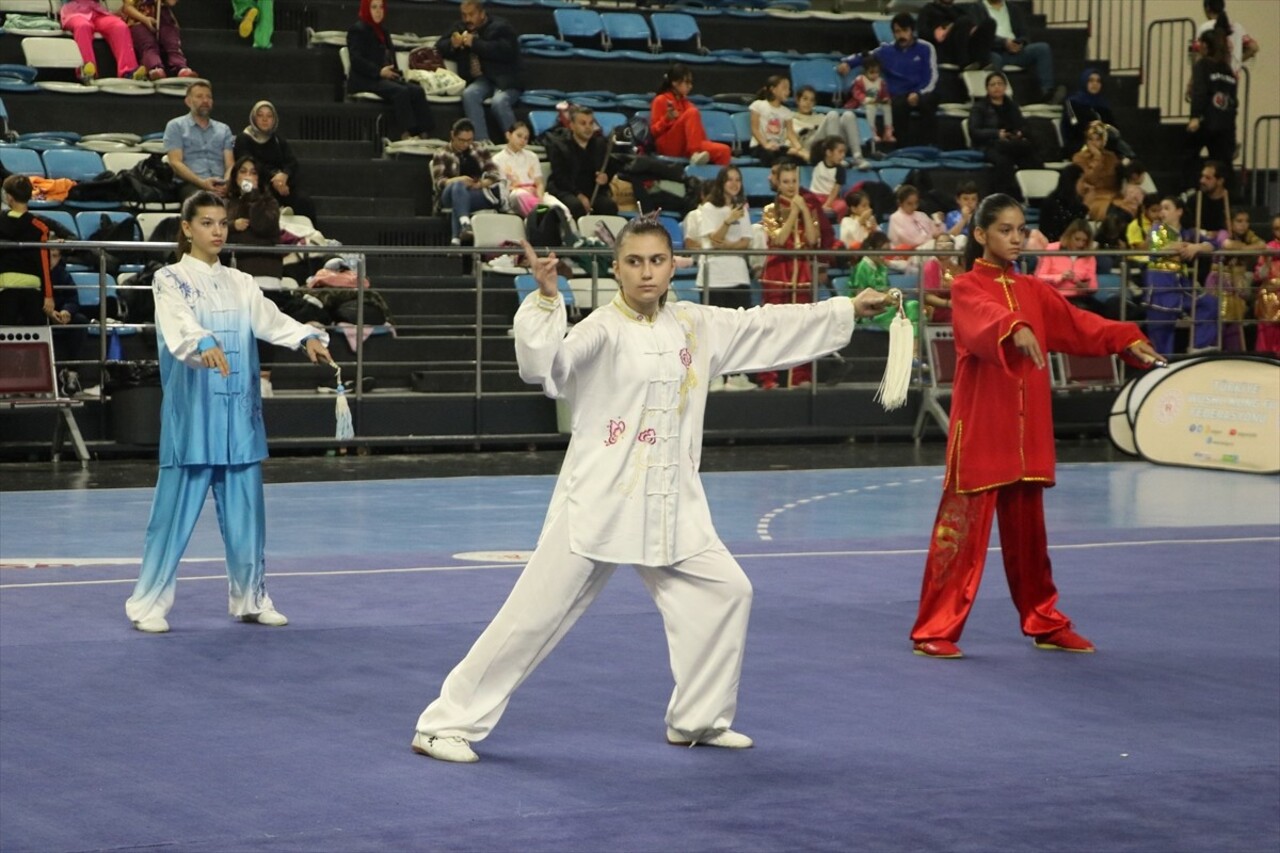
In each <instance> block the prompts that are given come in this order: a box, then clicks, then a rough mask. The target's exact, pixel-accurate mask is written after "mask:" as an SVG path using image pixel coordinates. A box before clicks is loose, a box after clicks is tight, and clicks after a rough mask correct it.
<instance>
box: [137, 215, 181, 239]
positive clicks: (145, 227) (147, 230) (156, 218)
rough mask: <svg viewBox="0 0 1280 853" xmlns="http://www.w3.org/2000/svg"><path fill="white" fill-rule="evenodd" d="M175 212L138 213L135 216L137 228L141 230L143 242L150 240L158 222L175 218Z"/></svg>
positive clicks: (158, 225) (158, 224) (176, 216)
mask: <svg viewBox="0 0 1280 853" xmlns="http://www.w3.org/2000/svg"><path fill="white" fill-rule="evenodd" d="M177 218H178V215H177V214H176V213H168V212H165V213H161V212H151V213H139V214H138V216H137V220H138V228H139V229H140V230H141V231H142V239H143V241H145V242H151V240H152V239H153V238H154V236H155V233H156V228H158V227H160V223H161V222H163V221H165V220H166V219H177Z"/></svg>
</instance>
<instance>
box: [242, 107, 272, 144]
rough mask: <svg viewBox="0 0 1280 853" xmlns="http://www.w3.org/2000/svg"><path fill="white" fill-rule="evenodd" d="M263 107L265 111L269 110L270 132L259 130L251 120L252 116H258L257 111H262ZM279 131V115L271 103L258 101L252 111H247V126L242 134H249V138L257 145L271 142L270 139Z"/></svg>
mask: <svg viewBox="0 0 1280 853" xmlns="http://www.w3.org/2000/svg"><path fill="white" fill-rule="evenodd" d="M263 107H266V108H267V109H269V110H271V129H270V130H259V129H258V125H257V123H256V122H255V121H254V120H253V119H254V116H256V115H257V114H258V110H260V109H262V108H263ZM279 129H280V114H279V113H277V112H276V106H275V104H273V103H271V102H270V101H258V103H256V104H254V105H253V109H251V110H249V126H248V127H246V128H245V129H244V132H245V133H247V134H249V138H250V139H252V140H253V141H254V142H256V143H258V144H259V145H262V144H264V143H266V142H269V141H270V140H271V137H273V136H275V135H276V131H277V130H279Z"/></svg>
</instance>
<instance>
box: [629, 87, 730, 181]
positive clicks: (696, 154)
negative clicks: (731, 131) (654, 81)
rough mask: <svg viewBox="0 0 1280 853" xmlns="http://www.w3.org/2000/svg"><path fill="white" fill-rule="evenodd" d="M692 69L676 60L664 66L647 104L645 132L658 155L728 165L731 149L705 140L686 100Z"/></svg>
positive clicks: (695, 111)
mask: <svg viewBox="0 0 1280 853" xmlns="http://www.w3.org/2000/svg"><path fill="white" fill-rule="evenodd" d="M692 90H693V72H692V71H690V70H689V68H688V66H686V65H682V64H681V63H679V62H677V63H676V64H675V65H672V66H671V68H670V69H668V71H667V74H666V77H665V78H664V79H663V81H662V88H660V89H659V90H658V94H657V95H656V96H655V97H654V99H653V103H652V104H650V106H649V133H650V134H651V135H652V136H653V146H654V148H655V149H656V150H657V152H658V153H659V154H663V155H666V156H667V157H688V158H690V159H691V160H692V161H693V163H694V164H695V165H701V164H703V163H706V162H707V161H710V162H712V163H715V164H716V165H717V166H728V165H729V159H730V157H731V156H732V154H733V152H732V151H730V150H729V146H728V145H725V144H724V143H723V142H712V141H711V140H709V139H707V131H706V129H705V128H704V127H703V126H702V114H701V113H699V112H698V108H697V107H695V106H694V105H693V103H692V102H691V101H690V100H689V92H691V91H692Z"/></svg>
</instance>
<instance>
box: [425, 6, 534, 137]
mask: <svg viewBox="0 0 1280 853" xmlns="http://www.w3.org/2000/svg"><path fill="white" fill-rule="evenodd" d="M461 11H462V20H461V21H460V22H459V23H457V24H455V25H454V27H453V29H452V30H451V31H450V32H449V34H448V35H446V36H441V37H440V40H439V41H437V42H436V50H437V51H439V52H440V55H441V56H443V57H444V58H445V59H451V60H453V61H454V62H456V63H457V64H458V76H460V77H461V78H462V79H463V80H465V81H466V83H467V88H465V89H463V90H462V111H463V112H464V113H465V114H466V116H467V118H469V119H471V124H472V126H474V127H475V129H476V139H477V140H479V141H480V142H488V141H489V123H488V119H487V117H486V116H485V111H484V100H485V98H489V97H492V99H493V100H492V101H491V102H490V107H491V108H492V110H493V117H494V119H496V120H497V122H498V126H499V127H502V128H508V127H511V125H512V124H514V123H515V120H516V113H515V107H516V104H518V103H520V74H521V67H520V66H521V63H520V37H519V36H518V35H516V31H515V30H514V29H512V27H511V25H510V24H509V23H507V22H506V21H505V20H503V19H502V18H493V17H490V16H489V13H488V11H487V10H486V9H485V6H484V0H463V3H462V9H461Z"/></svg>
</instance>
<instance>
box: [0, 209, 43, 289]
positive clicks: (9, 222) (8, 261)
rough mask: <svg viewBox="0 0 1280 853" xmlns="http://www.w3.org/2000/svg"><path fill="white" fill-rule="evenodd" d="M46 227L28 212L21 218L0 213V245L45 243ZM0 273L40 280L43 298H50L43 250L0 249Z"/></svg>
mask: <svg viewBox="0 0 1280 853" xmlns="http://www.w3.org/2000/svg"><path fill="white" fill-rule="evenodd" d="M48 240H49V226H47V225H45V224H44V223H43V222H41V221H40V220H38V219H36V218H35V216H33V215H32V214H31V211H29V210H28V211H27V212H26V213H24V214H22V215H21V216H10V215H9V213H8V212H7V211H6V212H4V213H0V243H10V242H12V243H46V242H48ZM0 272H15V273H25V274H26V275H30V276H35V277H36V278H38V279H39V280H40V284H41V287H42V288H43V292H44V296H45V297H46V298H50V299H51V298H53V284H52V283H51V282H50V280H49V252H48V250H46V249H5V248H2V247H0Z"/></svg>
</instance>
